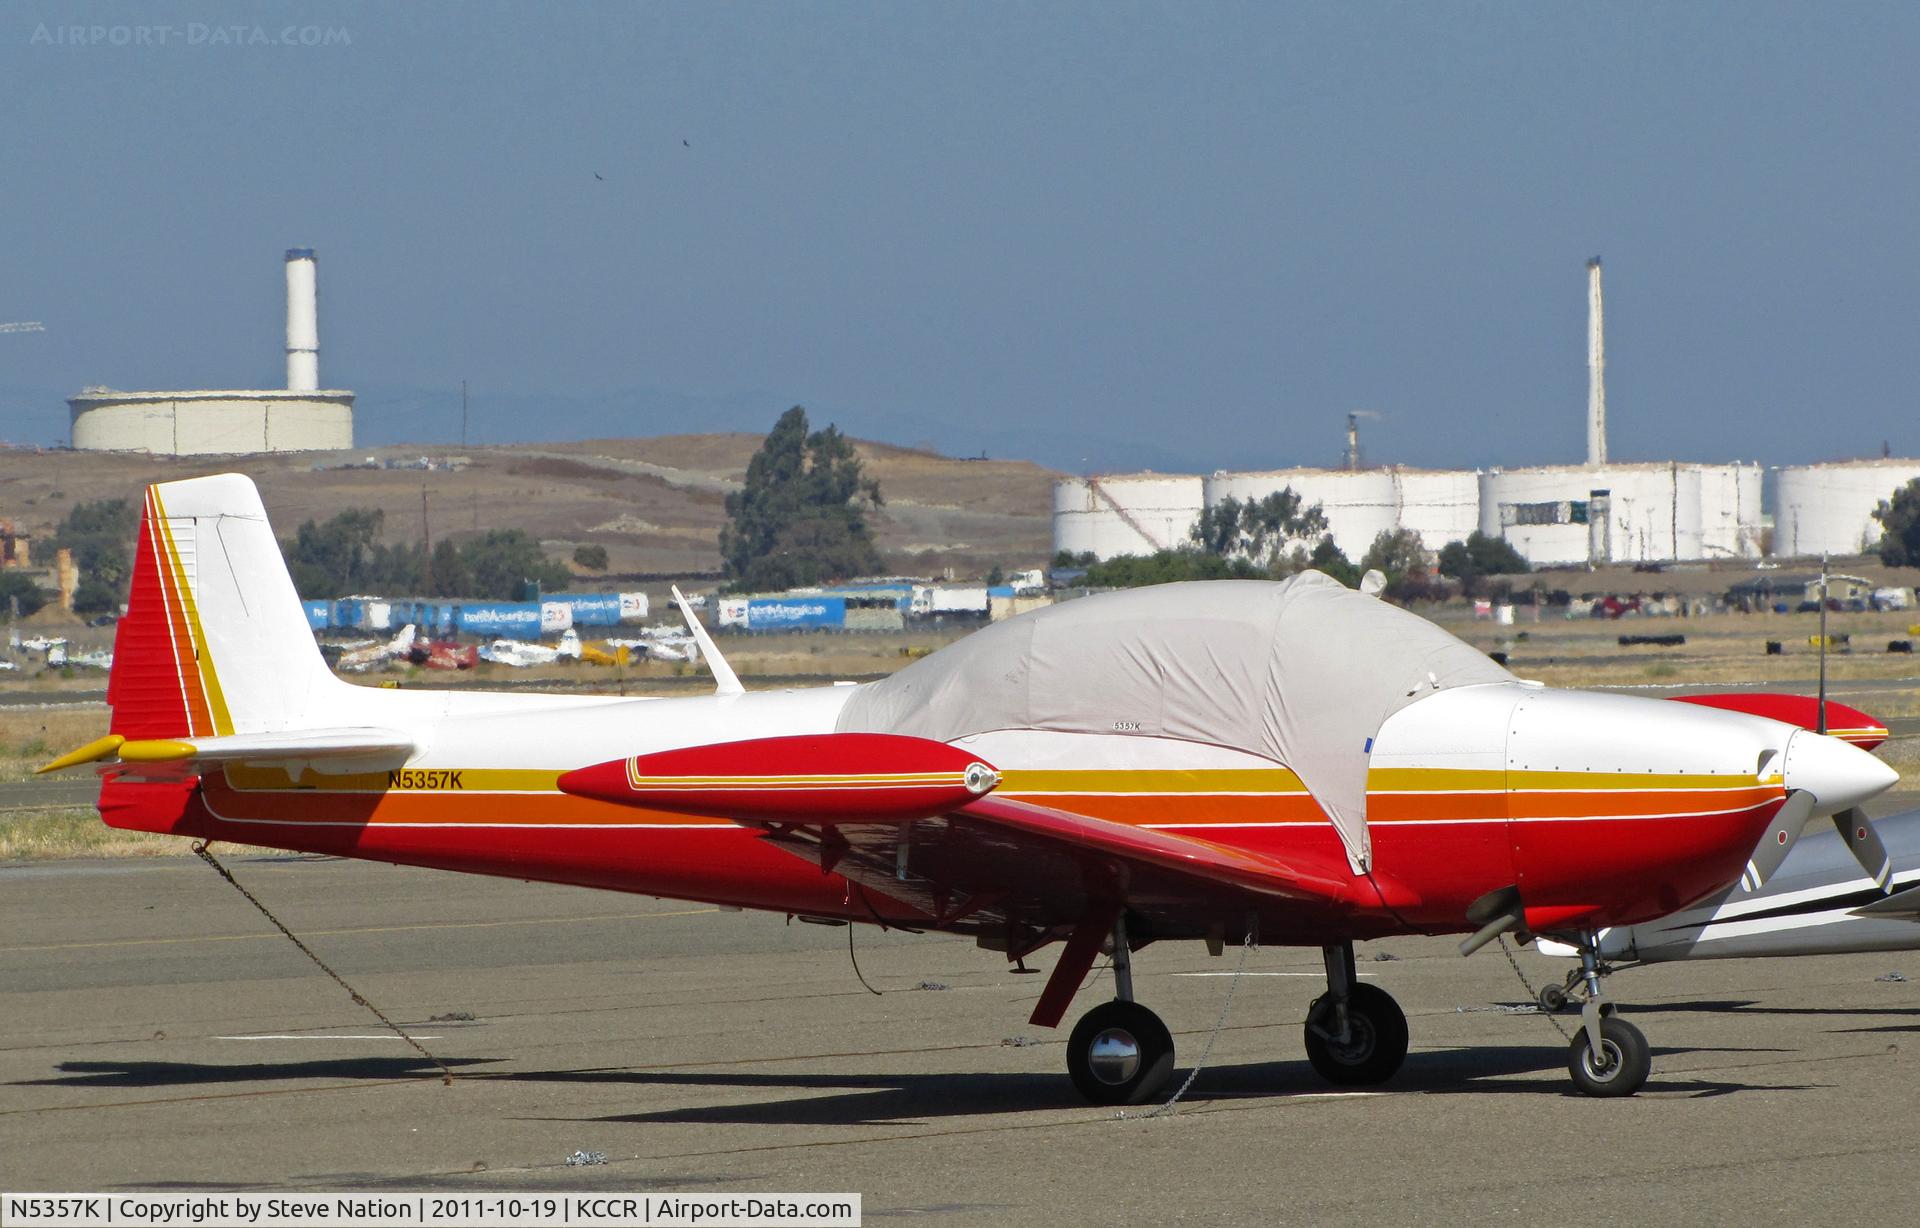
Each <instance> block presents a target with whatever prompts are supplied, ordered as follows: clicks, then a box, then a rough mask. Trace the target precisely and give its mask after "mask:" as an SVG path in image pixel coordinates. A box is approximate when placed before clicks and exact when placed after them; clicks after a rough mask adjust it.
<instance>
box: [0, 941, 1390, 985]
mask: <svg viewBox="0 0 1920 1228" xmlns="http://www.w3.org/2000/svg"><path fill="white" fill-rule="evenodd" d="M0 949H4V948H0ZM1173 975H1175V976H1310V977H1313V978H1315V979H1324V978H1325V977H1326V975H1327V974H1326V973H1324V972H1176V973H1174V974H1173ZM1359 975H1360V978H1361V979H1362V980H1373V979H1374V978H1376V977H1378V976H1379V975H1380V974H1379V973H1377V972H1362V973H1360V974H1359Z"/></svg>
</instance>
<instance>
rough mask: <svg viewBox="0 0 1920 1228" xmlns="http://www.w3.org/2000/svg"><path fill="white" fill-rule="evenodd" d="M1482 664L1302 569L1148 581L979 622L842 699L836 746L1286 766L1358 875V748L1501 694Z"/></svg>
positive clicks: (1363, 856)
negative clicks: (1102, 747) (1455, 696)
mask: <svg viewBox="0 0 1920 1228" xmlns="http://www.w3.org/2000/svg"><path fill="white" fill-rule="evenodd" d="M1511 681H1514V678H1513V675H1512V674H1510V673H1508V672H1507V671H1506V670H1505V669H1503V668H1501V667H1500V666H1498V665H1496V664H1494V662H1493V661H1492V660H1490V659H1489V658H1488V657H1487V656H1486V655H1485V654H1484V653H1482V652H1480V651H1479V650H1477V649H1475V648H1473V647H1472V646H1470V645H1468V644H1466V643H1463V642H1462V641H1460V640H1458V639H1456V638H1454V637H1453V636H1452V635H1450V634H1448V633H1447V632H1445V631H1443V630H1441V629H1440V628H1439V627H1437V626H1435V625H1434V624H1433V623H1431V622H1428V621H1427V620H1426V619H1424V618H1421V617H1420V616H1419V615H1417V614H1411V613H1409V612H1407V611H1406V610H1403V609H1400V608H1399V607H1398V606H1393V605H1389V604H1387V603H1386V602H1383V601H1380V600H1378V599H1377V598H1374V597H1369V596H1365V595H1363V594H1361V593H1358V592H1355V591H1354V590H1352V589H1349V588H1346V587H1345V586H1343V585H1341V584H1339V583H1338V582H1336V581H1334V580H1332V579H1329V578H1328V577H1327V576H1325V575H1322V574H1321V573H1319V572H1317V571H1308V572H1302V573H1301V574H1299V575H1296V576H1294V577H1292V578H1291V579H1288V580H1285V581H1282V582H1279V583H1273V582H1270V581H1264V580H1209V581H1194V582H1188V583H1181V584H1163V585H1156V586H1153V587H1150V588H1138V589H1130V590H1126V591H1123V592H1115V593H1105V594H1101V595H1098V596H1093V597H1087V598H1084V599H1082V600H1078V601H1068V602H1063V603H1061V604H1059V605H1055V606H1049V607H1047V608H1045V609H1041V610H1036V611H1034V612H1032V613H1030V614H1024V615H1021V616H1019V617H1017V618H1011V619H1008V620H1007V621H1006V622H1002V623H995V624H993V625H992V626H989V627H985V628H983V629H981V630H980V631H978V632H975V633H974V634H973V635H970V636H968V637H966V638H965V639H963V640H960V641H959V642H958V643H955V644H953V645H951V646H949V647H947V648H945V649H942V650H941V651H940V652H938V653H935V654H933V655H932V656H929V657H926V658H924V659H922V660H919V661H916V662H914V663H913V664H911V665H909V666H907V667H906V668H905V669H903V670H901V671H900V672H899V673H897V674H894V675H892V676H891V677H888V678H883V679H881V680H880V681H878V682H872V683H868V684H866V685H864V686H862V687H860V688H859V689H857V690H856V691H855V692H854V694H853V695H852V697H851V698H850V699H849V701H848V703H847V705H846V707H845V708H844V709H843V710H842V712H841V715H840V721H839V728H840V730H841V731H843V732H868V733H900V734H909V735H912V736H914V737H922V738H932V739H934V740H936V741H941V742H951V741H954V740H955V739H958V738H962V737H966V736H968V735H971V734H979V733H987V732H991V731H993V730H999V729H1044V730H1056V731H1061V732H1069V733H1105V734H1114V733H1118V734H1124V735H1131V736H1137V737H1150V738H1173V739H1178V740H1181V741H1188V742H1202V743H1208V744H1212V745H1217V746H1226V747H1232V748H1234V749H1237V750H1244V751H1248V752H1250V753H1253V754H1256V755H1261V756H1264V757H1265V758H1268V759H1271V760H1273V761H1275V762H1277V763H1281V764H1284V765H1286V766H1287V767H1289V768H1291V769H1292V770H1293V771H1294V772H1295V774H1297V775H1298V776H1299V777H1300V779H1301V781H1302V782H1303V783H1305V785H1306V787H1307V790H1308V791H1309V792H1310V793H1311V794H1312V795H1313V797H1314V800H1315V801H1317V802H1318V803H1319V805H1320V808H1321V809H1322V810H1324V811H1325V812H1326V813H1327V814H1328V816H1329V817H1331V818H1332V820H1333V822H1334V825H1335V826H1336V827H1337V828H1338V829H1339V831H1340V834H1341V837H1342V838H1343V840H1344V841H1345V842H1346V846H1347V851H1348V855H1349V857H1350V858H1351V859H1352V860H1353V861H1354V863H1355V865H1356V867H1364V866H1365V865H1366V863H1367V861H1368V854H1367V849H1368V841H1367V834H1366V780H1367V757H1368V755H1367V752H1368V741H1369V739H1371V738H1372V737H1373V736H1374V734H1375V733H1377V732H1378V731H1379V729H1380V726H1381V725H1382V724H1383V723H1384V722H1385V721H1386V719H1387V718H1388V717H1390V716H1392V715H1393V714H1394V713H1395V712H1398V711H1399V710H1400V709H1401V708H1403V707H1405V706H1407V705H1408V704H1410V703H1412V702H1414V701H1415V700H1416V699H1419V698H1421V697H1422V696H1424V695H1428V694H1431V693H1432V692H1433V691H1435V690H1440V689H1444V688H1447V687H1455V686H1468V685H1473V684H1476V683H1490V682H1511Z"/></svg>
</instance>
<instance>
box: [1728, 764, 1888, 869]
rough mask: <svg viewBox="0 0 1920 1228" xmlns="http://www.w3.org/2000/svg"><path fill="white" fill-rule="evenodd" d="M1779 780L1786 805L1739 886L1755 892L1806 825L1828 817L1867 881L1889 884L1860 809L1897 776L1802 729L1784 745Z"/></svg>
mask: <svg viewBox="0 0 1920 1228" xmlns="http://www.w3.org/2000/svg"><path fill="white" fill-rule="evenodd" d="M1781 775H1782V777H1783V780H1784V783H1785V784H1786V786H1787V800H1786V802H1785V804H1784V805H1782V806H1781V807H1780V810H1779V812H1778V813H1777V814H1775V815H1774V818H1773V822H1772V823H1771V824H1770V825H1769V826H1768V827H1767V832H1766V835H1764V836H1762V837H1761V839H1760V843H1759V845H1758V846H1757V847H1756V848H1755V849H1754V851H1753V857H1752V858H1751V859H1750V860H1749V861H1748V862H1747V870H1746V873H1745V874H1743V875H1742V876H1741V879H1740V882H1741V885H1742V886H1743V887H1745V888H1746V889H1747V890H1748V891H1755V890H1758V889H1759V888H1760V887H1761V886H1762V885H1763V884H1765V883H1766V881H1767V879H1768V878H1770V877H1772V875H1773V872H1774V871H1775V870H1778V869H1779V868H1780V863H1781V862H1782V861H1785V860H1786V857H1787V853H1788V852H1789V851H1790V850H1792V848H1793V844H1794V841H1796V840H1798V839H1799V838H1800V833H1801V831H1802V830H1803V829H1805V827H1806V825H1807V820H1809V819H1811V818H1812V817H1813V816H1814V815H1816V814H1825V815H1831V816H1833V822H1834V826H1835V827H1837V828H1838V829H1839V831H1840V837H1841V839H1843V840H1845V841H1846V844H1847V848H1848V849H1850V850H1852V852H1853V855H1854V857H1856V858H1857V859H1858V860H1859V862H1860V865H1861V867H1862V868H1863V869H1865V870H1866V872H1867V875H1868V877H1870V878H1872V879H1873V881H1875V882H1876V883H1879V884H1880V887H1881V889H1882V890H1885V889H1886V887H1887V884H1888V883H1889V882H1890V881H1891V880H1892V875H1893V865H1892V861H1891V859H1890V858H1889V857H1888V855H1887V849H1886V845H1885V844H1884V843H1882V842H1881V839H1880V834H1879V833H1878V832H1877V831H1875V830H1874V827H1873V823H1872V821H1871V820H1870V819H1868V818H1867V812H1866V811H1865V810H1863V809H1861V804H1862V803H1864V802H1865V801H1867V799H1869V798H1872V797H1877V796H1879V795H1880V794H1881V793H1884V792H1886V790H1887V789H1889V788H1891V787H1892V786H1893V784H1894V783H1895V782H1896V781H1898V780H1899V779H1900V774H1899V773H1898V772H1895V771H1894V770H1893V769H1892V768H1890V767H1888V766H1887V765H1886V764H1885V763H1883V762H1881V761H1880V760H1879V759H1877V758H1875V757H1874V756H1872V755H1870V754H1868V753H1867V752H1866V751H1863V750H1861V749H1860V748H1859V747H1857V746H1850V745H1848V744H1847V743H1845V742H1842V741H1841V740H1840V739H1838V738H1833V737H1828V736H1827V735H1826V734H1821V733H1814V732H1812V731H1811V730H1805V729H1803V730H1800V731H1798V732H1796V733H1795V734H1794V735H1793V736H1792V737H1790V738H1789V739H1787V753H1786V757H1785V765H1784V767H1783V768H1782V772H1781Z"/></svg>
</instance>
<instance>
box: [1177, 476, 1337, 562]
mask: <svg viewBox="0 0 1920 1228" xmlns="http://www.w3.org/2000/svg"><path fill="white" fill-rule="evenodd" d="M1326 531H1327V517H1326V513H1325V512H1323V511H1321V509H1320V505H1319V504H1317V503H1316V504H1314V505H1313V506H1312V507H1308V506H1306V501H1305V500H1303V499H1302V498H1301V497H1300V496H1299V495H1298V494H1297V493H1295V492H1294V489H1293V488H1292V487H1291V486H1289V487H1286V488H1284V489H1282V490H1277V491H1275V492H1273V493H1272V494H1270V495H1267V496H1265V497H1264V498H1260V499H1247V500H1244V501H1243V500H1240V499H1237V498H1235V497H1233V496H1232V495H1228V496H1227V497H1226V498H1224V499H1222V500H1220V501H1219V502H1218V503H1216V504H1214V505H1213V506H1211V507H1206V508H1202V509H1201V511H1200V516H1199V519H1197V520H1195V521H1194V524H1193V528H1192V529H1191V530H1190V531H1189V533H1188V536H1189V538H1190V539H1191V540H1192V541H1193V543H1194V544H1195V545H1196V546H1199V547H1200V548H1201V549H1202V550H1204V551H1206V552H1207V553H1208V554H1212V555H1218V556H1220V557H1222V558H1225V557H1227V556H1229V555H1244V556H1245V557H1247V558H1249V559H1251V560H1253V561H1254V562H1256V563H1259V564H1262V565H1265V566H1267V567H1274V566H1276V565H1278V564H1280V563H1281V562H1282V560H1283V558H1284V557H1285V555H1286V554H1287V552H1288V548H1289V547H1290V546H1293V545H1296V544H1298V543H1304V542H1307V541H1311V540H1313V539H1314V538H1317V537H1319V536H1320V535H1321V534H1323V533H1325V532H1326Z"/></svg>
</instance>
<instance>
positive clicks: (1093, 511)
mask: <svg viewBox="0 0 1920 1228" xmlns="http://www.w3.org/2000/svg"><path fill="white" fill-rule="evenodd" d="M1202 506H1204V504H1203V493H1202V489H1201V480H1200V478H1199V477H1198V476H1196V475H1192V474H1165V473H1135V474H1125V475H1115V476H1112V477H1090V478H1062V479H1061V480H1060V481H1058V482H1055V483H1054V484H1053V548H1054V550H1055V552H1059V551H1062V550H1065V551H1068V552H1069V553H1072V554H1084V553H1092V555H1093V556H1094V557H1095V558H1097V559H1103V560H1104V559H1110V558H1115V557H1118V556H1119V555H1123V554H1152V553H1154V552H1155V551H1157V550H1171V549H1175V548H1177V547H1180V546H1184V545H1186V544H1187V543H1188V542H1189V540H1191V538H1190V534H1191V533H1192V530H1193V524H1194V521H1196V520H1198V519H1199V518H1200V509H1201V508H1202Z"/></svg>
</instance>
